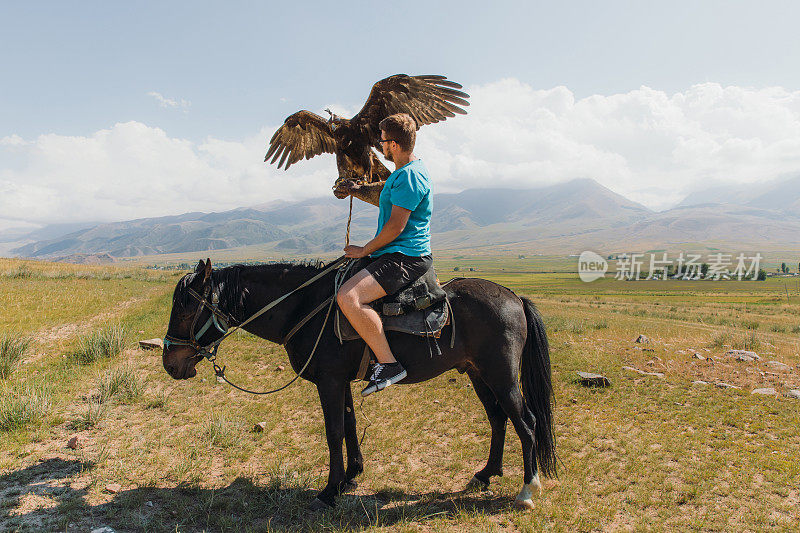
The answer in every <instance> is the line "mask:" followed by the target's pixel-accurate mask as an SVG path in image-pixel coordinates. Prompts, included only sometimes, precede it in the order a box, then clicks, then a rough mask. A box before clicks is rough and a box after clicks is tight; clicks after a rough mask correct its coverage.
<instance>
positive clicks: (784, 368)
mask: <svg viewBox="0 0 800 533" xmlns="http://www.w3.org/2000/svg"><path fill="white" fill-rule="evenodd" d="M766 364H767V366H768V367H770V368H772V369H774V370H780V371H781V372H790V371H791V370H792V367H790V366H789V365H787V364H786V363H781V362H780V361H767V363H766Z"/></svg>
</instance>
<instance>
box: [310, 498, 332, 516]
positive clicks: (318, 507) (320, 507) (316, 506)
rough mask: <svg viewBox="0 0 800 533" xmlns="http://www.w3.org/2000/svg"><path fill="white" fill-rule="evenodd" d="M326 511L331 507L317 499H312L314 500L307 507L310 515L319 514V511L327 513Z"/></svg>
mask: <svg viewBox="0 0 800 533" xmlns="http://www.w3.org/2000/svg"><path fill="white" fill-rule="evenodd" d="M328 509H333V505H328V504H327V503H325V502H324V501H322V500H320V499H319V498H314V500H313V501H312V502H311V503H310V504H309V505H308V510H309V511H311V512H312V513H319V512H321V511H327V510H328Z"/></svg>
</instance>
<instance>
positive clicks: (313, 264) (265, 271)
mask: <svg viewBox="0 0 800 533" xmlns="http://www.w3.org/2000/svg"><path fill="white" fill-rule="evenodd" d="M325 265H326V263H325V262H323V261H321V260H316V261H299V262H289V263H287V262H284V263H266V264H257V265H248V264H244V263H239V264H235V265H230V266H226V267H223V268H216V269H213V270H212V271H211V279H212V280H213V282H214V286H215V287H219V304H220V308H222V309H224V310H225V311H226V312H227V313H228V314H230V315H231V316H233V317H234V318H236V319H237V320H240V319H241V318H242V316H243V313H244V307H245V300H246V298H247V294H248V291H247V289H245V288H243V287H242V284H241V276H242V274H243V273H247V274H252V275H254V276H256V277H259V276H264V277H267V276H269V275H275V274H283V273H286V272H292V273H303V274H309V275H311V274H314V273H316V272H318V271H319V270H321V269H322V268H324V267H325ZM196 276H197V273H196V272H191V273H189V274H186V275H185V276H183V277H182V278H181V279H180V281H178V285H177V287H175V293H174V295H173V297H172V303H173V305H176V304H180V306H181V307H186V306H187V305H188V304H189V291H188V290H187V289H188V288H189V286H190V285H191V284H192V283H193V282H194V280H195V277H196Z"/></svg>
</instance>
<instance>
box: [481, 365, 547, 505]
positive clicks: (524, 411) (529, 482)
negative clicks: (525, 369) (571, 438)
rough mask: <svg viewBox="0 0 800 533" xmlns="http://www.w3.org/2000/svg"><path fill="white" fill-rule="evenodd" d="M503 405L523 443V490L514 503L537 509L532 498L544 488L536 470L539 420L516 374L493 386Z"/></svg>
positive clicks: (498, 399)
mask: <svg viewBox="0 0 800 533" xmlns="http://www.w3.org/2000/svg"><path fill="white" fill-rule="evenodd" d="M493 390H494V391H495V396H496V397H497V401H498V402H499V403H500V406H501V407H502V408H503V410H504V411H505V412H506V414H507V415H508V418H509V419H511V423H512V424H513V425H514V430H515V431H516V432H517V435H518V436H519V440H520V442H521V443H522V463H523V471H524V473H523V478H522V482H523V485H522V490H520V492H519V494H517V497H516V499H515V500H514V506H515V507H519V508H521V509H533V500H532V497H533V495H534V494H539V493H541V491H542V484H541V482H540V481H539V473H538V471H537V469H536V454H535V453H534V445H535V442H534V430H535V428H536V420H535V418H534V417H533V413H531V412H530V410H529V409H528V406H527V405H525V399H524V398H523V397H522V393H521V392H520V390H519V384H518V382H517V377H516V374H511V375H508V376H506V378H505V380H504V383H503V384H501V385H499V386H495V388H493Z"/></svg>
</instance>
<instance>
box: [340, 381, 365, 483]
mask: <svg viewBox="0 0 800 533" xmlns="http://www.w3.org/2000/svg"><path fill="white" fill-rule="evenodd" d="M344 442H345V444H347V470H346V471H345V473H344V478H345V486H344V490H353V489H355V488H356V487H357V486H358V484H357V483H356V481H355V477H356V476H357V475H359V474H360V473H361V472H363V471H364V457H362V455H361V448H360V446H359V445H358V432H357V431H356V413H355V410H354V409H353V392H352V391H351V389H350V384H349V383H348V384H347V386H346V387H345V390H344Z"/></svg>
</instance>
